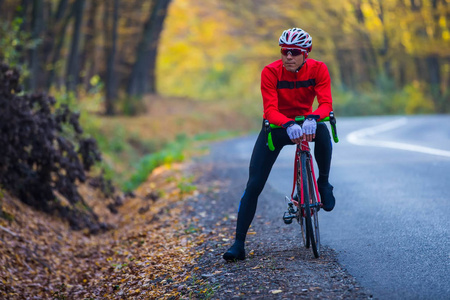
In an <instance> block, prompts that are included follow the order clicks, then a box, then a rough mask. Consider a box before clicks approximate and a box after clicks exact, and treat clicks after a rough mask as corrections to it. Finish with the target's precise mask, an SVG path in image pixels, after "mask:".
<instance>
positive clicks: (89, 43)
mask: <svg viewBox="0 0 450 300" xmlns="http://www.w3.org/2000/svg"><path fill="white" fill-rule="evenodd" d="M98 8H99V2H98V1H95V0H92V1H91V2H90V7H89V12H88V19H87V22H86V34H85V36H84V41H85V46H84V49H83V53H82V55H81V58H80V66H81V70H82V72H83V73H84V78H82V77H81V78H80V80H79V82H83V85H84V86H85V89H86V90H89V89H90V88H91V85H90V79H91V78H92V76H94V75H95V71H94V70H95V65H96V64H95V48H96V45H95V36H96V31H97V27H96V22H95V19H96V17H97V13H98Z"/></svg>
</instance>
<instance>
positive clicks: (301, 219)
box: [297, 160, 310, 248]
mask: <svg viewBox="0 0 450 300" xmlns="http://www.w3.org/2000/svg"><path fill="white" fill-rule="evenodd" d="M301 166H302V164H301V162H300V160H299V161H298V166H297V199H298V210H297V222H298V224H299V225H300V233H301V236H302V241H303V246H305V248H309V247H310V238H309V234H308V231H307V230H306V222H305V207H304V205H303V206H302V205H301V199H302V195H301V191H302V190H304V189H303V187H302V185H303V183H302V178H303V177H302V167H301Z"/></svg>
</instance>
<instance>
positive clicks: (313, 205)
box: [306, 156, 320, 258]
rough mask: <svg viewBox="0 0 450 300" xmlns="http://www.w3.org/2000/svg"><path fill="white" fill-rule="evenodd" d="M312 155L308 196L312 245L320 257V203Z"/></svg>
mask: <svg viewBox="0 0 450 300" xmlns="http://www.w3.org/2000/svg"><path fill="white" fill-rule="evenodd" d="M311 168H312V162H311V156H308V157H307V158H306V174H307V175H308V196H309V201H306V202H309V207H310V209H309V210H308V211H309V212H310V215H311V223H312V224H311V228H310V229H311V231H310V234H309V236H310V240H311V246H312V249H313V252H314V256H315V257H316V258H318V257H319V256H320V231H319V203H318V201H317V194H316V188H315V183H314V182H315V178H313V172H312V169H311Z"/></svg>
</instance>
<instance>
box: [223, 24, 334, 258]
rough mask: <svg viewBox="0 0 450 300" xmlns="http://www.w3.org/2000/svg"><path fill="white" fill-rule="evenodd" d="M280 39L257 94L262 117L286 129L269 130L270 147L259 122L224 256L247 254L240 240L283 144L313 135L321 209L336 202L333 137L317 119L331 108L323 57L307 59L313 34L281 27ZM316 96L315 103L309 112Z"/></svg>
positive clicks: (252, 215) (328, 82)
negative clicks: (231, 239) (332, 175)
mask: <svg viewBox="0 0 450 300" xmlns="http://www.w3.org/2000/svg"><path fill="white" fill-rule="evenodd" d="M278 44H279V46H280V47H281V59H279V60H277V61H275V62H273V63H271V64H269V65H267V66H266V67H264V69H263V70H262V73H261V94H262V98H263V104H264V115H263V118H264V119H265V120H268V121H269V122H270V123H272V124H275V125H278V126H282V127H283V128H284V129H285V130H284V129H279V130H272V139H273V143H274V145H275V151H270V150H269V148H268V147H267V133H266V132H265V129H264V128H265V127H264V123H263V128H262V130H261V132H260V134H259V136H258V138H257V141H256V143H255V146H254V148H253V154H252V157H251V160H250V167H249V179H248V182H247V186H246V189H245V192H244V195H243V196H242V198H241V201H240V204H239V210H238V218H237V225H236V236H235V242H234V244H233V246H231V248H230V249H228V251H227V252H225V254H224V255H223V258H224V259H225V260H237V259H238V260H243V259H245V249H244V242H245V238H246V235H247V231H248V228H249V227H250V224H251V222H252V220H253V217H254V215H255V211H256V205H257V202H258V197H259V195H260V193H261V191H262V190H263V188H264V185H265V183H266V181H267V178H268V177H269V173H270V171H271V169H272V166H273V164H274V163H275V160H276V159H277V157H278V154H279V153H280V150H281V148H282V147H283V146H285V145H288V144H290V145H292V144H299V143H301V141H302V140H306V141H309V142H310V141H312V140H313V139H314V140H315V148H314V156H315V158H316V161H317V165H318V167H319V178H318V180H317V183H318V186H319V193H320V197H321V200H322V203H323V207H322V208H323V209H324V210H325V211H331V210H332V209H333V208H334V205H335V198H334V195H333V186H332V185H331V184H330V183H329V182H328V175H329V172H330V165H331V152H332V147H331V137H330V133H329V131H328V128H327V126H326V125H325V124H324V123H317V122H316V121H317V120H318V119H321V118H324V117H327V116H328V115H329V113H330V111H332V98H331V89H330V75H329V73H328V68H327V66H326V65H325V64H324V63H323V62H320V61H316V60H313V59H311V58H309V59H308V54H309V52H310V51H311V49H312V39H311V36H310V35H309V34H308V33H307V32H305V31H304V30H302V29H300V28H291V29H287V30H285V31H284V32H283V33H282V34H281V36H280V38H279V42H278ZM316 96H317V102H318V104H319V105H318V108H317V109H316V110H314V111H313V110H312V105H313V102H314V98H315V97H316ZM296 116H306V120H305V121H304V123H303V127H301V126H300V125H298V124H296V123H295V121H294V119H295V117H296Z"/></svg>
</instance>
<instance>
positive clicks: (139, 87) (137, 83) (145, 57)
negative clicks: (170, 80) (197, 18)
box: [127, 0, 170, 97]
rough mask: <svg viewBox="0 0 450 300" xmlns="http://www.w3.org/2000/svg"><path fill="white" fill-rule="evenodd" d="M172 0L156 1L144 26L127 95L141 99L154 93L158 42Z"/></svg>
mask: <svg viewBox="0 0 450 300" xmlns="http://www.w3.org/2000/svg"><path fill="white" fill-rule="evenodd" d="M169 4H170V0H155V3H154V5H153V6H152V8H151V9H152V11H151V13H150V16H149V18H148V19H147V22H146V23H145V26H144V32H143V34H142V39H141V42H140V43H139V46H138V48H137V52H136V61H135V63H134V65H133V69H132V71H131V76H130V81H129V84H128V88H127V93H128V95H130V96H135V97H141V96H142V95H143V94H145V93H146V92H150V93H154V92H155V91H156V87H155V66H156V63H155V62H156V56H157V50H158V41H159V37H160V35H161V31H162V29H163V23H164V19H165V18H166V15H167V8H168V6H169Z"/></svg>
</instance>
